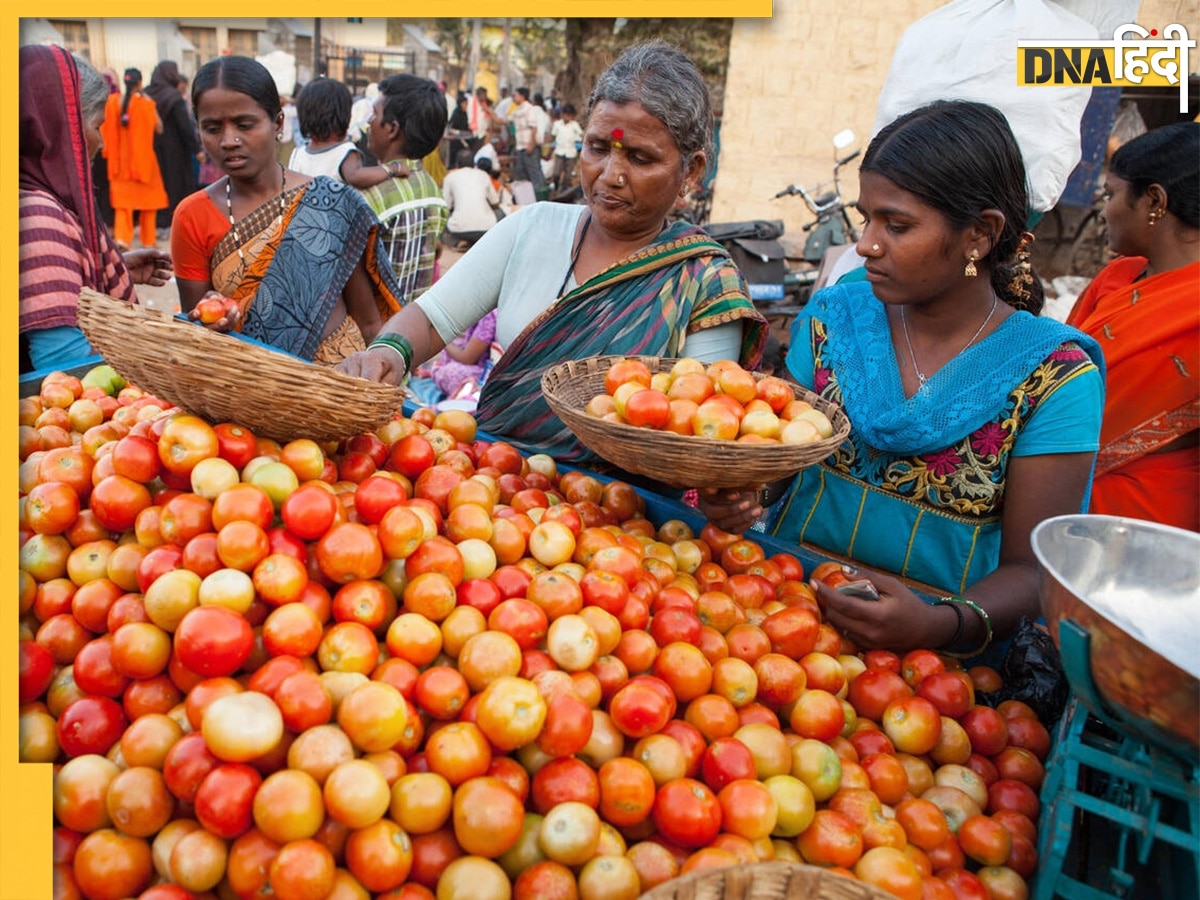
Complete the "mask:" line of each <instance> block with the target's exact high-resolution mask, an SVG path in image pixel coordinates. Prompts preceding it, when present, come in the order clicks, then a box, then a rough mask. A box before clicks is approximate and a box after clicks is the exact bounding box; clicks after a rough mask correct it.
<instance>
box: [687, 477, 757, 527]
mask: <svg viewBox="0 0 1200 900" xmlns="http://www.w3.org/2000/svg"><path fill="white" fill-rule="evenodd" d="M761 491H762V489H761V488H742V489H738V490H731V489H726V488H701V489H700V491H699V492H698V494H699V497H698V499H699V506H700V512H702V513H704V517H705V518H706V519H708V521H710V522H712V523H713V524H714V525H716V526H717V527H718V528H720V529H721V530H722V531H725V532H728V533H729V534H741V533H742V532H744V531H746V530H747V529H749V528H750V526H751V525H753V524H754V523H755V522H757V521H758V520H759V519H760V518H762V514H763V507H762V503H761V502H760V501H761V497H762V494H761Z"/></svg>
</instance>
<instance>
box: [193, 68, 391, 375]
mask: <svg viewBox="0 0 1200 900" xmlns="http://www.w3.org/2000/svg"><path fill="white" fill-rule="evenodd" d="M192 105H193V107H194V108H195V110H196V120H197V122H199V125H200V140H201V141H202V143H203V144H204V151H205V153H207V154H208V156H209V157H210V158H211V159H212V160H213V161H214V162H215V163H216V164H217V165H218V166H220V167H221V170H222V171H223V172H224V173H225V177H224V178H222V179H219V180H218V181H217V182H216V183H215V184H212V185H210V186H208V187H206V188H204V189H202V190H200V191H197V192H196V193H194V194H192V195H191V196H189V197H187V198H185V199H184V200H183V201H182V202H181V203H180V204H179V206H178V208H177V209H176V211H175V218H174V220H173V222H172V225H171V252H172V256H173V257H174V259H175V263H176V267H177V269H178V273H179V299H180V303H181V305H182V307H183V310H184V311H185V312H191V311H192V310H193V309H194V308H195V306H196V304H197V303H198V302H199V301H200V299H201V298H202V297H205V296H206V295H209V294H217V295H221V296H224V297H228V298H231V299H233V300H235V301H236V302H237V308H236V309H234V310H233V311H232V312H231V313H230V314H229V315H228V316H227V317H225V318H221V319H219V320H218V321H217V322H215V323H212V327H214V328H216V329H217V330H227V329H229V328H230V327H237V328H240V330H241V331H242V333H243V334H245V335H247V336H249V337H252V338H254V339H256V340H258V341H261V342H263V343H266V344H270V345H272V346H274V347H278V348H279V349H281V350H284V351H286V352H288V353H291V354H293V355H295V356H299V357H301V358H303V359H307V360H312V361H314V362H317V363H321V364H324V365H333V364H335V363H337V362H340V361H341V360H342V359H344V358H345V357H346V356H348V355H349V354H351V353H354V352H355V351H358V350H362V349H363V348H364V347H365V346H366V342H367V341H369V340H371V338H373V337H374V336H375V334H376V333H377V332H378V330H379V328H380V326H381V325H382V323H383V321H384V320H385V319H386V318H387V317H388V316H390V315H391V314H392V313H393V312H394V311H395V310H397V309H399V308H400V303H401V295H400V290H399V286H398V285H397V284H396V279H395V276H394V275H393V274H392V267H391V266H390V265H388V264H387V260H388V256H387V251H386V249H385V248H384V247H383V244H382V242H381V240H380V234H379V229H380V226H379V220H378V219H377V218H376V217H375V213H373V212H372V211H371V208H370V207H369V206H368V205H367V203H366V201H365V200H363V198H362V195H361V194H359V193H358V191H356V190H355V189H354V188H352V187H350V186H349V185H347V184H343V183H341V182H337V181H333V180H331V179H329V178H326V177H324V176H318V177H316V178H310V177H309V176H307V175H301V174H300V173H299V172H293V171H291V170H289V169H285V168H284V167H283V166H282V165H280V163H279V162H278V161H277V160H276V158H275V145H276V144H277V142H278V141H279V140H280V139H281V135H282V130H283V111H282V108H281V106H280V102H279V92H278V91H277V90H276V88H275V80H274V79H273V78H272V77H271V73H270V72H269V71H267V69H266V67H265V66H263V65H262V64H261V63H259V62H257V61H256V60H253V59H250V58H248V57H245V56H222V57H218V58H217V59H214V60H212V61H211V62H208V63H205V64H204V65H203V66H201V67H200V71H199V72H197V73H196V78H195V80H194V81H193V82H192ZM317 238H320V239H319V240H318V239H317Z"/></svg>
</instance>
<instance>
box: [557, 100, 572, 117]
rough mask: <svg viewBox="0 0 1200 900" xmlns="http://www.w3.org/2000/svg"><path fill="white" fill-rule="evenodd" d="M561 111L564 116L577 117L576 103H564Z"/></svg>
mask: <svg viewBox="0 0 1200 900" xmlns="http://www.w3.org/2000/svg"><path fill="white" fill-rule="evenodd" d="M560 111H561V112H562V114H563V115H570V116H573V115H575V104H574V103H564V104H563V105H562V109H561V110H560Z"/></svg>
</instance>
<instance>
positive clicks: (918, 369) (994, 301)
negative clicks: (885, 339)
mask: <svg viewBox="0 0 1200 900" xmlns="http://www.w3.org/2000/svg"><path fill="white" fill-rule="evenodd" d="M999 300H1000V298H999V296H997V295H996V294H995V293H994V292H993V293H992V308H991V309H989V310H988V314H987V318H986V319H984V320H983V324H982V325H980V326H979V327H978V328H977V329H975V333H974V334H973V335H971V339H970V340H969V341H967V342H966V344H964V345H963V348H962V350H959V351H958V353H955V354H954V356H953V357H951V359H953V358H955V357H957V356H959V355H960V354H962V353H965V352H966V351H967V349H968V348H969V347H970V346H971V345H972V344H974V343H975V342H976V341H977V340H979V336H980V335H981V334H983V329H985V328H987V324H988V322H990V321H992V315H993V314H994V313H995V312H996V304H997V303H998V302H999ZM905 309H907V307H904V306H901V307H900V325H901V327H902V328H903V329H904V343H905V344H907V345H908V358H909V359H911V360H912V364H913V371H915V372H916V373H917V381H918V382H920V385H921V387H925V382H926V380H927V379H926V378H925V373H924V372H922V371H921V367H920V366H919V365H917V354H915V353H913V345H912V339H911V338H910V337H909V336H908V317H907V316H906V315H905V314H904V311H905Z"/></svg>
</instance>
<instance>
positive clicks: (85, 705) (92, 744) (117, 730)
mask: <svg viewBox="0 0 1200 900" xmlns="http://www.w3.org/2000/svg"><path fill="white" fill-rule="evenodd" d="M125 726H126V719H125V713H124V712H123V711H122V710H121V707H120V705H119V704H118V703H117V702H116V701H115V700H111V699H109V698H108V697H80V698H79V699H78V700H74V701H72V702H71V703H70V704H68V705H67V707H66V709H64V710H63V711H62V714H61V715H60V716H59V717H58V745H59V746H60V747H61V748H62V751H63V753H65V754H66V755H67V756H82V755H83V754H85V753H97V754H99V755H101V756H103V755H104V754H105V753H107V752H108V751H109V749H110V748H111V747H112V745H113V744H115V743H116V742H117V741H119V740H120V739H121V734H122V733H123V732H124V731H125Z"/></svg>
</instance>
